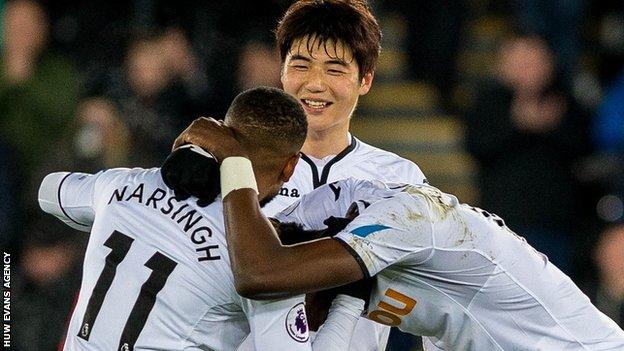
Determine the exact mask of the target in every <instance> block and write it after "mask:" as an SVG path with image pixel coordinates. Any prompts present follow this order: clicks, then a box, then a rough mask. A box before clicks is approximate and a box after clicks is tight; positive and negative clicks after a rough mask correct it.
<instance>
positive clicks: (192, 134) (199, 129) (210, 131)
mask: <svg viewBox="0 0 624 351" xmlns="http://www.w3.org/2000/svg"><path fill="white" fill-rule="evenodd" d="M185 144H193V145H197V146H199V147H201V148H202V149H204V150H206V151H208V152H209V153H210V154H212V155H213V156H214V157H215V158H216V159H217V162H218V163H221V162H222V161H223V160H224V159H226V158H227V157H231V156H242V157H248V156H247V150H245V148H244V147H243V145H241V143H240V142H239V141H238V139H237V138H236V133H235V131H234V130H233V129H232V128H230V127H228V126H226V125H225V124H223V122H220V121H217V120H216V119H214V118H206V117H200V118H198V119H196V120H194V121H193V123H191V125H190V126H189V127H188V128H186V129H185V130H184V131H183V132H182V134H180V135H179V136H178V137H177V138H176V140H175V142H174V144H173V149H174V150H175V149H177V148H178V147H180V146H182V145H185Z"/></svg>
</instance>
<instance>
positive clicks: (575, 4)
mask: <svg viewBox="0 0 624 351" xmlns="http://www.w3.org/2000/svg"><path fill="white" fill-rule="evenodd" d="M514 5H515V12H516V17H517V20H518V22H519V26H520V29H521V30H522V31H524V32H526V33H532V34H535V35H539V36H541V37H543V38H545V39H546V40H547V41H548V43H550V45H552V48H553V52H554V54H555V60H556V61H557V67H559V68H560V70H561V72H562V75H563V76H562V78H563V79H564V80H565V83H566V84H570V83H571V82H572V80H573V79H574V75H575V74H576V71H577V65H578V61H579V58H580V55H581V26H582V24H583V19H584V18H583V13H584V10H585V7H586V6H587V5H588V4H587V2H586V1H585V0H515V1H514Z"/></svg>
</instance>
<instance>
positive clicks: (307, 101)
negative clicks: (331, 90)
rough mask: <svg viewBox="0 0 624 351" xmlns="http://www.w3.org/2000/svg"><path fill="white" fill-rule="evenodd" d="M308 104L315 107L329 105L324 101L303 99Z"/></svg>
mask: <svg viewBox="0 0 624 351" xmlns="http://www.w3.org/2000/svg"><path fill="white" fill-rule="evenodd" d="M303 101H304V102H305V103H306V104H307V105H308V106H310V107H314V108H322V107H325V106H327V102H323V101H314V100H303Z"/></svg>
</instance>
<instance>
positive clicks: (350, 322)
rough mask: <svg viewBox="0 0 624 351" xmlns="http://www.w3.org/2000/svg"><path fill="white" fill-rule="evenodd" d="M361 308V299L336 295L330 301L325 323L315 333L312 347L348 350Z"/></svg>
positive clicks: (362, 304)
mask: <svg viewBox="0 0 624 351" xmlns="http://www.w3.org/2000/svg"><path fill="white" fill-rule="evenodd" d="M363 310H364V301H363V300H361V299H358V298H355V297H351V296H347V295H338V296H337V297H336V298H335V299H334V302H333V303H332V307H331V308H330V310H329V314H328V316H327V320H326V321H325V324H323V326H322V327H321V328H320V329H319V331H318V333H317V334H316V339H314V342H313V343H312V349H313V350H348V349H349V344H350V343H351V337H352V336H353V331H354V330H355V326H356V324H357V321H358V319H359V318H360V315H361V314H362V311H363Z"/></svg>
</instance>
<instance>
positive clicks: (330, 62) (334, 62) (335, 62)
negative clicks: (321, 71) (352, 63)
mask: <svg viewBox="0 0 624 351" xmlns="http://www.w3.org/2000/svg"><path fill="white" fill-rule="evenodd" d="M325 64H327V65H340V66H343V67H345V68H348V67H349V65H348V64H347V63H346V62H345V61H344V60H340V59H333V60H327V61H325Z"/></svg>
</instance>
